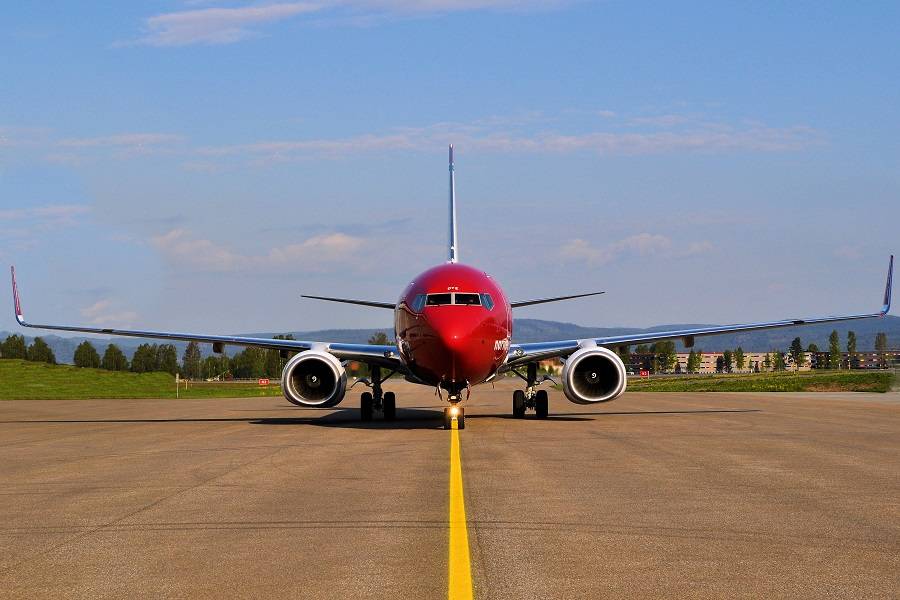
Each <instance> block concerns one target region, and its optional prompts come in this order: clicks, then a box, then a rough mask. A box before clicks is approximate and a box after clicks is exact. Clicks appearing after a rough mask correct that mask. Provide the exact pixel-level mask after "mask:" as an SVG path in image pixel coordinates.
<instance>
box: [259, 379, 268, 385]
mask: <svg viewBox="0 0 900 600" xmlns="http://www.w3.org/2000/svg"><path fill="white" fill-rule="evenodd" d="M259 385H269V380H268V379H260V380H259Z"/></svg>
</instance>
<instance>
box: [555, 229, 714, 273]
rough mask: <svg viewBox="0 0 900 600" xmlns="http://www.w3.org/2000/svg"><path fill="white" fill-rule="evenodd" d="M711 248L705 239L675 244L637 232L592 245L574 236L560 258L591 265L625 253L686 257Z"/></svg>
mask: <svg viewBox="0 0 900 600" xmlns="http://www.w3.org/2000/svg"><path fill="white" fill-rule="evenodd" d="M712 250H713V245H712V243H710V242H708V241H701V242H691V243H690V244H688V245H687V246H684V247H679V246H676V245H675V244H673V242H672V240H671V238H669V237H666V236H664V235H660V234H652V233H639V234H637V235H632V236H629V237H627V238H625V239H622V240H618V241H615V242H611V243H608V244H604V245H603V246H595V245H593V244H591V243H590V242H588V241H586V240H583V239H574V240H572V241H571V242H569V243H568V244H566V245H564V246H563V247H562V248H561V249H560V254H561V256H562V257H563V258H564V259H568V260H573V261H584V262H587V263H589V264H593V265H604V264H608V263H611V262H614V261H616V260H619V259H621V258H626V257H628V256H669V257H671V258H687V257H689V256H696V255H699V254H706V253H708V252H711V251H712Z"/></svg>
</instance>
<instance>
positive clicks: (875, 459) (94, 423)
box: [0, 383, 900, 599]
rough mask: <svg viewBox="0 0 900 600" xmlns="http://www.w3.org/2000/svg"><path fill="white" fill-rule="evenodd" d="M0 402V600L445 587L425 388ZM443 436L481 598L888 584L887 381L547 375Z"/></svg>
mask: <svg viewBox="0 0 900 600" xmlns="http://www.w3.org/2000/svg"><path fill="white" fill-rule="evenodd" d="M388 389H394V390H396V391H397V394H398V404H399V405H400V407H401V408H400V410H399V411H398V417H399V420H398V421H397V422H394V423H383V422H375V423H372V424H367V425H362V424H360V423H358V422H357V421H356V419H357V417H358V411H357V410H356V409H355V405H356V402H355V398H348V400H347V401H346V404H347V405H348V408H346V409H341V408H340V407H339V408H338V409H337V410H333V411H325V412H322V411H313V410H303V409H296V408H294V407H292V406H290V405H289V404H288V403H287V402H285V401H282V400H279V399H273V398H260V399H241V400H189V401H185V400H181V401H176V400H104V401H84V400H82V401H6V402H0V596H2V597H4V598H17V597H29V598H31V597H59V598H63V597H64V598H83V597H92V598H96V597H110V598H112V597H116V598H122V597H191V598H199V597H210V598H212V597H215V598H222V597H267V598H275V597H288V596H290V597H301V598H398V597H404V598H443V597H446V596H447V580H448V574H447V569H448V529H447V522H448V514H447V511H448V468H449V432H446V431H443V430H441V429H440V425H441V421H440V415H441V413H440V409H441V405H440V403H439V401H438V400H437V398H435V397H434V395H433V391H432V390H428V389H425V388H417V387H414V386H411V385H408V384H404V383H398V384H395V385H392V386H391V387H390V388H388ZM511 390H512V387H510V384H508V383H504V384H502V385H498V386H497V388H496V390H492V389H491V388H490V386H488V387H482V388H477V389H476V390H475V392H474V394H473V397H472V401H471V403H470V404H469V406H468V408H467V412H466V414H467V423H466V429H465V430H464V431H461V432H459V435H460V448H461V457H462V474H463V481H464V495H465V508H466V515H467V519H468V534H469V544H470V550H471V566H472V570H471V573H472V579H473V581H474V588H475V596H476V597H477V598H498V599H499V598H551V597H552V598H599V597H607V596H615V597H730V598H734V597H747V598H759V597H790V598H797V597H806V598H829V597H830V598H847V597H857V598H862V597H866V598H874V597H883V598H891V597H893V598H896V597H898V596H900V394H898V393H892V394H827V393H822V394H746V393H745V394H671V393H668V394H637V393H636V394H626V395H625V396H623V397H622V398H620V399H618V400H616V401H615V402H612V403H609V404H605V405H601V406H598V407H585V406H577V405H573V404H570V403H569V402H567V401H566V400H565V399H564V398H563V397H562V394H561V393H558V392H552V393H551V415H552V416H551V417H550V418H549V419H547V420H546V421H537V420H534V419H533V418H532V417H530V416H529V418H527V419H526V420H524V421H523V420H515V419H512V418H510V417H509V410H510V395H511Z"/></svg>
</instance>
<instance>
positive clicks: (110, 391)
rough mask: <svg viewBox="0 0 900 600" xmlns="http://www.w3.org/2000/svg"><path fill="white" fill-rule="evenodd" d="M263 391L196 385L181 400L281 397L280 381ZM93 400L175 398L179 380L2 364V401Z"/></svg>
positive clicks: (232, 385) (182, 393)
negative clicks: (176, 381) (176, 383)
mask: <svg viewBox="0 0 900 600" xmlns="http://www.w3.org/2000/svg"><path fill="white" fill-rule="evenodd" d="M272 382H273V384H274V385H269V386H266V387H262V386H260V385H258V384H257V383H256V382H253V383H206V382H203V383H195V384H190V385H189V386H188V387H187V389H185V384H184V382H182V383H181V386H180V389H179V391H178V396H179V397H180V398H246V397H254V396H281V388H280V387H279V386H278V385H277V384H278V380H272ZM89 398H173V399H174V398H175V378H174V377H173V376H172V375H169V374H168V373H128V372H114V371H104V370H101V369H80V368H78V367H73V366H69V365H48V364H46V363H33V362H26V361H24V360H15V359H3V360H0V400H52V399H73V400H84V399H89Z"/></svg>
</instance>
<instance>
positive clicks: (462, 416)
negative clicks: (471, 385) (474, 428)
mask: <svg viewBox="0 0 900 600" xmlns="http://www.w3.org/2000/svg"><path fill="white" fill-rule="evenodd" d="M456 428H457V429H465V428H466V409H464V408H462V407H460V409H459V416H458V417H456Z"/></svg>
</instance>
